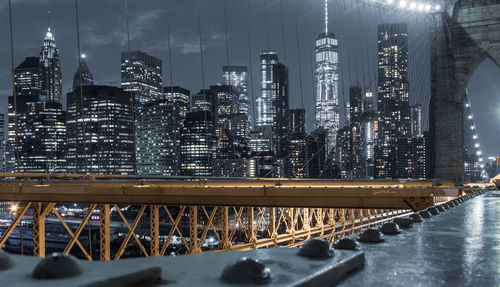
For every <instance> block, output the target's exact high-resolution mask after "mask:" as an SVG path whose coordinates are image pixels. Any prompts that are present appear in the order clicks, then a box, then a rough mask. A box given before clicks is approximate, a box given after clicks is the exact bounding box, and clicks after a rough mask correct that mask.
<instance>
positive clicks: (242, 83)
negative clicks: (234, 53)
mask: <svg viewBox="0 0 500 287" xmlns="http://www.w3.org/2000/svg"><path fill="white" fill-rule="evenodd" d="M247 75H248V69H247V67H246V66H223V67H222V79H223V82H222V83H223V84H224V85H230V86H233V87H235V88H236V89H238V94H239V95H238V101H237V103H238V113H242V114H245V115H246V116H249V110H248V80H247Z"/></svg>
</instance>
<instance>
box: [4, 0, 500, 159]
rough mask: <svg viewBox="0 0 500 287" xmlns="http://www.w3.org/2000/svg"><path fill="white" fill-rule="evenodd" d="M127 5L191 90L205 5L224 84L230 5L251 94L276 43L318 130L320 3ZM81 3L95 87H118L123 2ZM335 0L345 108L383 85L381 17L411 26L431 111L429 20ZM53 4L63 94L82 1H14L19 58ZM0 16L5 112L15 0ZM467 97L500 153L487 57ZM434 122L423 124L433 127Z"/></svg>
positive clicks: (413, 68) (232, 53)
mask: <svg viewBox="0 0 500 287" xmlns="http://www.w3.org/2000/svg"><path fill="white" fill-rule="evenodd" d="M128 2H129V8H128V10H129V23H130V46H131V49H132V50H143V51H147V52H148V53H149V54H151V55H153V56H156V57H159V58H161V59H162V60H163V76H164V85H165V86H166V85H170V74H168V72H169V69H170V64H171V65H172V70H173V73H172V74H173V83H174V85H178V86H182V87H185V88H187V89H189V90H190V91H191V92H192V93H196V92H198V91H199V90H200V89H201V88H202V86H203V83H202V80H201V79H202V77H201V64H200V63H201V62H200V46H199V33H200V32H199V29H198V20H199V18H198V11H200V12H201V18H200V21H201V27H202V29H201V34H202V43H203V54H204V55H203V57H204V58H203V61H204V65H205V69H204V71H205V72H204V75H205V87H206V88H208V87H209V85H212V84H216V83H221V81H222V79H221V74H222V66H223V65H225V64H226V62H227V59H226V43H225V29H224V28H225V26H224V22H225V21H224V19H225V18H224V14H225V13H224V11H225V10H226V14H227V28H228V38H229V64H231V65H246V66H250V56H249V47H250V52H251V53H250V54H251V59H252V62H251V64H252V76H253V91H252V89H250V91H249V97H250V101H251V97H252V94H253V96H254V97H256V96H257V95H258V92H259V81H260V74H259V65H258V64H259V61H258V56H259V52H260V51H262V50H265V49H272V50H277V51H278V52H279V57H280V60H281V62H284V63H285V64H286V65H288V66H289V73H290V106H291V108H299V107H301V106H302V105H303V106H304V107H305V108H306V111H307V120H308V126H309V128H311V127H312V119H313V111H314V110H313V104H314V96H313V87H312V71H313V70H312V66H311V64H312V61H313V58H312V55H313V52H314V40H315V38H316V37H317V36H318V34H319V33H320V32H322V30H323V29H324V28H323V26H324V21H323V18H324V17H323V11H324V7H323V1H322V0H281V5H280V1H279V0H210V1H208V0H198V1H196V0H169V1H168V3H167V1H166V0H129V1H128ZM79 3H80V4H79V9H80V13H79V15H80V38H81V47H82V49H83V50H84V51H85V54H86V55H87V63H88V65H89V68H90V70H91V72H92V73H93V75H94V81H95V82H96V83H97V84H111V85H119V83H120V52H121V51H126V50H127V34H126V17H125V1H123V0H122V1H118V0H84V1H79ZM329 3H330V6H329V8H330V9H329V12H330V24H329V30H330V31H331V32H334V33H335V34H336V36H337V37H338V38H339V41H340V59H341V64H340V66H341V67H340V68H341V79H342V82H341V91H340V101H341V105H342V109H341V110H342V111H345V109H344V108H343V107H344V106H345V99H347V97H348V91H349V87H350V86H352V85H355V84H359V85H360V86H361V87H365V88H370V89H371V90H373V91H375V90H376V83H377V82H376V69H377V38H376V37H377V24H380V23H395V22H407V23H408V25H409V39H410V40H409V42H410V43H409V46H410V47H409V49H410V56H409V61H410V63H409V77H410V96H411V99H412V103H421V104H422V105H423V106H424V110H427V109H428V102H429V97H430V92H429V85H430V73H429V69H430V64H429V37H428V35H429V33H428V29H429V23H430V22H431V17H430V16H428V15H422V14H419V13H415V12H413V13H410V14H408V13H406V12H403V11H401V10H398V9H396V10H391V9H390V8H389V7H382V6H380V5H372V4H367V3H365V4H363V3H361V4H356V1H354V0H336V1H335V0H330V1H329ZM166 8H168V9H166ZM49 9H50V10H51V11H52V12H51V15H52V16H51V28H52V32H53V34H54V37H55V39H56V42H57V46H58V48H59V51H60V57H61V62H62V72H63V81H64V82H63V93H64V95H65V94H66V93H67V92H69V91H70V89H71V85H72V80H73V73H74V72H75V70H76V67H77V61H78V60H77V40H76V26H75V11H74V1H69V0H13V18H14V19H13V25H14V49H15V51H14V54H15V55H14V57H15V65H18V64H19V63H20V62H21V61H22V60H23V59H24V58H25V57H28V56H38V54H39V52H40V44H41V43H42V40H43V37H44V35H45V33H46V31H47V26H48V16H47V11H48V10H49ZM0 15H1V16H0V35H2V36H3V39H2V41H0V54H1V55H2V57H0V107H1V111H3V112H6V109H7V96H8V95H10V94H11V93H12V89H11V85H12V84H11V75H10V50H9V49H10V48H9V29H8V28H9V18H8V6H7V1H2V2H1V3H0ZM281 20H283V21H281ZM282 23H283V25H282ZM168 25H170V30H171V41H172V45H171V46H172V63H169V61H168V43H167V27H168ZM282 27H284V41H283V33H282V32H283V29H282ZM297 27H298V28H297ZM248 36H249V37H248ZM297 36H298V41H297ZM249 38H250V41H248V39H249ZM297 43H299V45H297ZM284 51H286V55H285V54H284ZM299 59H300V69H299ZM300 78H301V79H302V92H301V85H300V82H301V81H300V80H299V79H300ZM249 84H251V83H250V80H249ZM469 97H470V99H471V105H472V109H473V112H474V119H475V123H476V125H477V126H478V127H477V130H478V133H479V139H480V142H481V145H482V146H483V152H484V155H485V156H490V155H500V144H499V143H500V69H499V68H498V67H497V66H496V65H495V64H494V63H493V62H491V61H490V60H486V61H485V62H484V63H483V64H482V65H481V66H480V67H479V68H478V69H477V71H476V72H475V73H474V74H473V76H472V78H471V80H470V82H469ZM302 103H303V104H302ZM341 118H342V121H343V120H344V119H345V113H344V115H342V114H341ZM425 120H426V121H427V116H426V117H425ZM427 126H428V124H427V123H425V128H427Z"/></svg>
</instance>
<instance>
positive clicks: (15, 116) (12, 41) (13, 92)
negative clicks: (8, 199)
mask: <svg viewBox="0 0 500 287" xmlns="http://www.w3.org/2000/svg"><path fill="white" fill-rule="evenodd" d="M12 30H13V29H12V0H9V33H10V64H11V73H12V95H13V97H14V125H15V130H16V131H15V132H16V136H15V142H16V146H15V157H16V172H19V169H20V166H21V159H20V157H19V128H18V127H19V124H18V121H17V91H16V76H15V68H14V38H13V35H12ZM21 236H22V235H21ZM21 246H22V245H21Z"/></svg>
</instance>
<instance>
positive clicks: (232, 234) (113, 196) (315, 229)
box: [0, 0, 500, 286]
mask: <svg viewBox="0 0 500 287" xmlns="http://www.w3.org/2000/svg"><path fill="white" fill-rule="evenodd" d="M372 2H374V4H373V3H372V4H369V5H386V6H387V7H392V8H394V7H396V5H398V6H399V8H401V9H403V8H404V9H407V7H406V5H407V4H408V3H407V4H404V6H403V4H402V3H403V2H404V3H406V1H402V2H401V3H395V2H393V1H383V2H377V1H372ZM416 5H417V4H416V3H414V2H412V3H409V5H408V6H409V7H408V9H415V10H418V11H419V12H421V13H429V14H427V15H431V17H432V19H433V23H432V26H433V27H432V30H431V53H432V55H431V101H430V109H429V114H430V130H431V138H432V142H433V148H434V150H433V153H432V154H433V161H432V162H433V164H434V167H433V171H434V178H436V179H435V180H411V179H408V180H357V181H345V180H327V179H318V180H312V179H288V178H287V179H285V178H244V179H242V178H215V177H214V178H200V177H170V178H165V177H147V176H115V175H99V174H44V173H2V174H0V178H1V180H0V202H2V205H1V206H2V207H3V209H4V212H9V213H10V215H11V219H10V220H7V221H4V222H2V225H1V226H0V230H1V232H2V233H1V238H0V248H4V249H6V250H8V247H9V246H10V247H11V248H15V247H17V246H19V248H20V249H21V253H22V254H24V253H26V254H33V255H34V256H35V257H40V258H25V257H18V256H14V255H6V254H1V255H0V267H1V264H2V262H3V261H2V260H3V259H2V258H10V259H6V260H11V261H12V262H13V263H12V264H13V265H12V266H9V267H7V268H6V270H7V271H2V272H6V273H5V274H8V275H9V276H11V278H15V280H17V281H13V282H15V283H19V284H24V285H26V286H33V285H34V284H37V282H40V281H36V280H35V279H33V278H31V277H29V276H26V274H28V273H29V274H31V269H29V270H28V268H36V266H37V264H41V263H40V262H46V261H43V260H44V259H42V258H44V257H47V256H48V255H49V253H50V250H51V249H53V248H54V247H53V246H48V242H51V243H50V244H54V245H55V244H57V248H61V246H63V248H62V252H61V253H62V254H66V255H68V254H72V255H74V256H77V257H80V258H82V259H86V260H88V261H104V262H99V263H97V262H94V263H89V262H82V261H77V262H79V263H78V264H81V266H84V270H85V272H89V273H88V274H92V276H86V278H83V277H85V272H83V271H79V272H80V273H78V274H77V275H75V276H67V277H68V278H69V279H64V280H67V281H65V282H66V283H68V284H74V283H75V281H78V282H79V283H82V282H83V283H84V284H87V285H86V286H105V285H104V284H106V282H108V283H109V282H114V283H116V284H117V285H116V286H120V285H119V284H122V285H123V286H126V284H129V283H130V282H133V284H136V283H137V280H139V279H140V281H141V280H143V281H144V282H146V281H147V282H150V281H154V282H156V281H158V280H160V278H163V279H164V280H167V281H163V283H168V284H172V285H175V284H177V285H186V284H189V283H190V282H191V283H192V282H200V281H199V280H208V281H207V282H209V284H208V283H207V284H208V285H210V284H212V285H218V284H221V282H220V281H218V280H219V274H220V273H221V272H222V270H223V267H225V266H226V265H227V264H230V263H231V261H234V260H238V258H239V257H241V256H240V254H241V255H244V256H248V257H250V258H258V259H259V260H261V262H264V263H267V264H268V265H269V264H271V265H273V264H274V265H273V267H272V270H278V274H279V275H278V276H276V277H272V278H278V279H272V280H275V281H269V282H272V283H275V284H276V285H280V284H281V285H283V286H303V285H307V284H325V282H328V284H331V282H334V283H339V282H340V284H344V285H345V286H353V285H354V286H356V285H367V284H372V285H376V284H381V285H383V284H384V283H387V282H391V283H394V282H393V281H391V280H394V279H393V278H394V277H393V274H390V273H389V272H396V273H397V274H398V276H397V279H396V280H401V281H400V282H401V285H404V284H412V283H415V281H412V280H414V278H415V277H416V276H419V275H421V274H419V273H418V272H421V270H427V271H429V268H435V270H440V272H441V271H442V270H446V271H448V272H441V273H447V274H455V272H465V271H467V270H462V269H459V268H458V269H457V268H450V267H449V266H448V265H449V262H448V261H446V260H441V259H440V258H444V257H447V256H449V257H451V258H453V260H456V261H455V262H461V263H462V264H460V266H462V267H463V266H466V267H467V268H469V269H472V267H473V262H474V260H476V259H479V257H480V254H481V255H484V256H486V255H485V252H486V251H485V249H486V247H485V246H492V244H493V243H492V240H491V238H484V237H485V236H484V234H486V233H489V232H491V233H492V234H495V233H498V232H497V231H498V230H497V225H496V221H495V218H494V212H493V211H491V212H490V208H493V210H496V209H495V207H494V206H496V203H497V200H496V198H497V197H498V192H497V191H494V189H495V188H499V186H500V180H499V179H498V178H497V179H495V180H492V182H490V183H477V184H476V183H464V182H463V174H464V156H463V146H464V139H463V128H464V127H463V122H464V118H463V114H464V108H465V106H466V100H465V99H466V91H465V88H466V86H467V82H468V80H469V78H470V76H471V74H472V73H473V72H474V70H475V69H476V68H477V66H478V65H479V64H480V63H481V62H482V61H483V60H484V59H485V58H490V59H492V60H493V61H494V62H495V63H496V64H497V65H499V64H500V18H499V17H498V15H500V2H499V1H498V0H493V1H484V0H476V1H471V0H462V1H456V0H445V1H444V2H443V3H441V4H439V5H438V6H434V8H432V7H431V6H429V7H430V8H429V9H427V8H426V7H427V6H425V5H424V6H421V7H422V8H420V6H416ZM422 5H423V4H422ZM412 6H413V8H411V7H412ZM384 7H385V6H384ZM392 8H391V9H392ZM202 61H203V60H202ZM67 206H75V208H74V209H75V210H78V212H72V213H73V214H71V215H70V214H69V213H67V212H66V211H65V210H66V209H67ZM125 209H127V210H128V211H130V212H127V213H125V212H124V210H125ZM63 211H64V212H63ZM131 215H132V216H131ZM415 215H422V216H424V217H426V218H424V220H423V221H424V222H422V223H421V224H420V225H419V223H418V220H416V219H414V218H415V217H418V216H415ZM427 216H429V217H427ZM478 218H480V219H481V220H479V219H478ZM408 221H411V224H409V225H414V226H413V227H412V228H413V230H412V231H407V230H404V231H403V232H402V234H401V235H394V236H391V235H388V234H390V233H388V234H386V235H387V236H386V241H385V242H384V243H381V244H380V245H375V244H373V245H371V244H362V246H361V248H359V249H357V250H350V251H345V250H343V249H342V248H338V250H337V249H335V252H336V253H335V257H333V258H335V259H331V260H330V261H321V263H320V264H311V261H307V260H305V259H303V258H301V257H295V256H296V252H297V248H295V247H302V248H301V249H300V250H307V247H304V246H307V244H308V243H310V242H315V241H314V239H315V238H316V239H317V238H320V239H323V240H324V241H320V242H332V243H338V242H340V239H353V238H357V237H358V236H359V237H361V238H362V237H363V236H364V234H365V233H364V232H365V231H367V230H372V231H373V230H375V229H376V230H379V227H380V226H387V225H384V224H386V223H395V222H400V223H401V229H402V228H404V227H402V226H404V222H406V223H408ZM466 221H469V222H472V223H474V224H476V225H474V226H470V225H468V224H463V222H466ZM49 227H50V228H49ZM470 227H471V228H470ZM54 228H58V230H59V231H60V230H63V231H64V233H65V236H63V237H62V238H57V239H54V238H53V234H52V230H54ZM397 228H398V230H399V227H397ZM437 229H442V231H436V230H437ZM374 232H376V231H374ZM368 233H369V232H367V233H366V234H368ZM424 233H425V234H427V235H425V234H424ZM377 234H379V233H377ZM423 234H424V235H423ZM467 235H471V236H474V238H476V239H481V240H483V239H484V241H482V243H481V244H482V245H481V244H480V245H481V246H479V247H478V246H477V245H475V244H474V243H471V242H470V240H471V239H468V238H467ZM433 236H435V237H433ZM23 241H29V242H30V244H31V245H32V249H31V250H25V249H24V246H25V242H23ZM360 241H362V240H360ZM316 242H318V241H316ZM349 242H350V243H351V244H356V243H352V242H356V241H355V240H351V241H349ZM442 242H446V243H447V244H449V246H445V245H444V244H442ZM484 242H486V243H484ZM431 244H434V245H433V246H431V250H429V248H428V247H429V246H430V245H431ZM13 246H14V247H13ZM280 247H288V248H280ZM476 247H477V248H476ZM413 248H415V249H413ZM408 250H410V251H408ZM452 250H458V252H454V251H452ZM236 251H238V252H236ZM224 252H226V253H224ZM239 252H244V253H239ZM460 252H463V253H464V254H471V255H470V257H468V255H464V256H460ZM475 252H476V253H475ZM493 252H496V250H495V251H493ZM200 253H206V254H203V255H201V256H200V255H196V256H199V257H193V256H178V257H174V256H176V255H181V254H200ZM415 253H416V254H415ZM395 254H396V255H395ZM414 254H415V261H412V260H411V259H412V258H413V257H412V256H413V255H414ZM429 254H431V255H432V256H433V257H434V258H430V256H431V255H429ZM166 255H170V256H171V257H172V258H171V257H170V256H169V257H168V258H167V256H166ZM57 256H61V257H62V258H66V259H67V258H72V257H65V256H64V255H57ZM126 257H150V258H148V259H144V258H134V259H127V260H120V261H118V262H111V263H110V262H106V261H111V260H119V259H122V258H126ZM280 257H283V258H287V259H288V258H289V259H290V262H289V263H287V262H277V261H279V260H278V259H272V258H280ZM313 257H314V256H313ZM56 258H58V257H56ZM194 258H196V259H194ZM270 258H271V259H270ZM297 258H298V259H297ZM394 258H397V261H396V260H395V259H394ZM46 259H48V260H54V257H53V256H48V258H46ZM66 259H64V260H66ZM170 259H171V260H170ZM68 260H73V259H68ZM266 260H267V261H266ZM273 260H274V261H273ZM450 260H451V259H450ZM70 262H72V261H70ZM377 262H387V265H385V264H383V265H382V264H379V263H377ZM395 262H397V263H401V265H396V264H395ZM139 263H140V264H139ZM285 263H286V264H289V265H286V264H285ZM9 264H11V263H9ZM23 264H24V266H25V267H24V269H23V267H21V265H23ZM71 264H72V263H71ZM113 264H115V265H113ZM176 264H179V266H181V267H185V266H191V268H196V269H197V270H201V269H203V268H206V266H208V265H211V264H213V266H211V267H209V268H208V269H209V270H211V271H210V272H212V271H213V273H211V274H210V275H207V274H208V272H207V274H205V273H203V272H201V273H200V274H201V275H199V274H198V275H193V277H192V278H191V277H190V276H189V275H187V274H185V273H182V272H181V270H180V269H181V267H175V266H177V265H176ZM427 264H429V265H430V266H431V267H428V268H427V269H426V265H427ZM479 264H482V265H481V266H486V269H487V270H496V269H494V266H492V264H491V263H488V262H480V263H479ZM138 265H144V266H145V267H144V268H142V267H141V268H139V267H138ZM222 265H224V266H222ZM305 265H307V266H308V268H309V267H310V269H307V268H304V269H307V272H310V273H306V272H304V271H303V270H302V271H301V270H300V266H305ZM310 265H314V266H310ZM363 265H364V267H363ZM159 266H167V267H159ZM290 266H291V267H290ZM339 266H340V267H339ZM387 266H391V268H388V267H387ZM408 266H415V268H414V269H415V270H413V269H412V268H409V267H408ZM101 267H103V268H107V269H106V270H111V271H110V272H109V274H110V275H109V276H107V275H105V276H104V275H103V274H102V273H103V272H99V270H98V269H99V268H101ZM2 268H3V267H2ZM175 268H179V270H177V271H178V273H179V274H182V276H180V275H179V276H178V277H176V276H177V275H175V273H174V274H172V273H170V272H169V271H167V270H169V269H171V270H176V269H175ZM120 269H121V270H120ZM125 269H127V270H128V272H129V273H127V272H124V271H123V270H125ZM469 269H468V270H469ZM19 270H21V271H19ZM27 270H28V271H29V272H28V271H27ZM263 270H264V269H263ZM290 270H294V271H295V272H291V271H290ZM355 270H357V271H358V272H356V273H354V274H352V272H353V271H355ZM435 270H434V271H432V270H430V271H432V272H429V273H427V274H425V275H424V276H422V277H423V278H422V281H421V282H422V284H428V285H444V284H446V283H451V282H453V283H455V284H457V285H467V284H479V283H484V284H486V285H490V283H491V284H497V283H498V277H494V276H493V275H491V274H487V275H485V276H484V277H482V278H480V277H477V276H473V275H470V274H469V275H464V276H457V277H454V276H450V275H442V274H441V275H439V274H437V272H436V271H435ZM457 270H458V271H457ZM82 272H83V273H82ZM134 272H135V273H134ZM280 272H281V273H280ZM301 272H302V273H301ZM495 272H496V271H495ZM497 273H498V272H496V273H493V274H494V275H497ZM0 274H1V273H0ZM81 274H83V275H81ZM311 274H312V275H311ZM380 274H382V275H381V276H379V275H380ZM115 275H116V276H115ZM347 275H352V276H348V277H347V279H345V280H344V281H340V280H341V278H340V277H343V276H347ZM6 276H7V275H6ZM113 276H115V277H113ZM271 276H275V275H271ZM280 276H281V277H280ZM72 277H74V278H73V279H71V278H72ZM134 277H135V279H134ZM222 277H224V276H222ZM137 278H139V279H137ZM304 278H305V279H304ZM52 279H53V278H52ZM33 280H35V281H33ZM71 280H75V281H71ZM168 280H172V281H168ZM266 280H267V279H266ZM269 280H271V279H269ZM280 280H281V281H280ZM287 280H288V281H287ZM325 280H329V281H325ZM53 282H54V281H51V280H50V279H49V280H48V281H44V283H40V284H45V283H46V284H52V283H53ZM59 282H63V281H59ZM96 282H97V283H96ZM103 282H104V283H103ZM118 282H119V283H118ZM172 282H173V283H172ZM266 282H267V283H269V282H268V281H266ZM83 283H82V284H83ZM247 283H248V282H247ZM92 284H94V285H92ZM98 284H101V285H98ZM168 284H167V285H168ZM397 284H398V283H394V285H397Z"/></svg>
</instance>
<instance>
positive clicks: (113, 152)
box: [66, 85, 135, 175]
mask: <svg viewBox="0 0 500 287" xmlns="http://www.w3.org/2000/svg"><path fill="white" fill-rule="evenodd" d="M82 95H83V107H82V101H81V98H80V96H81V95H80V93H79V92H71V93H69V94H68V95H67V96H68V107H67V108H68V111H67V126H68V132H67V153H66V160H67V170H68V172H70V173H81V172H84V171H87V172H88V173H99V174H120V175H130V174H134V173H135V146H134V134H133V116H132V106H131V101H130V97H129V94H128V93H127V92H125V91H123V90H122V89H121V88H117V87H112V86H97V85H88V86H84V87H83V88H82ZM82 108H83V114H84V120H83V123H84V127H85V129H84V130H83V128H82ZM84 131H85V133H84ZM84 146H85V150H84Z"/></svg>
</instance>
